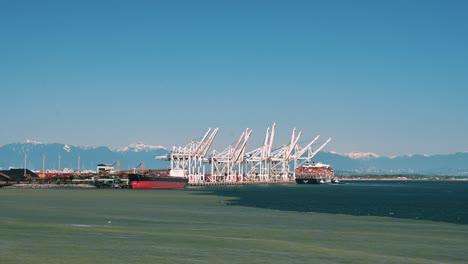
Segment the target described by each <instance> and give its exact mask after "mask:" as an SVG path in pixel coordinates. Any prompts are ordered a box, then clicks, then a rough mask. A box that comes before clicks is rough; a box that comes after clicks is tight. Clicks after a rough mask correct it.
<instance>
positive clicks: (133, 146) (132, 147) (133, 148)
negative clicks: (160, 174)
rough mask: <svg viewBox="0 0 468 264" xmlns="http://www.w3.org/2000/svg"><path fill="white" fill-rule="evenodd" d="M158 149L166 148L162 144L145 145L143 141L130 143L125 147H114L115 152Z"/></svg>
mask: <svg viewBox="0 0 468 264" xmlns="http://www.w3.org/2000/svg"><path fill="white" fill-rule="evenodd" d="M159 149H164V150H167V149H166V148H165V147H164V146H159V145H158V146H154V145H146V144H144V143H135V144H130V145H128V146H126V147H122V148H118V149H116V151H117V152H127V151H133V152H140V151H146V152H148V151H152V150H159Z"/></svg>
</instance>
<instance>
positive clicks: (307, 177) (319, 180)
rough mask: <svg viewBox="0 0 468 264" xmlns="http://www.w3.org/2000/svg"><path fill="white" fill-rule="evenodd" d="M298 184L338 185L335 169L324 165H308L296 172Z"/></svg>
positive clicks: (298, 168) (297, 169)
mask: <svg viewBox="0 0 468 264" xmlns="http://www.w3.org/2000/svg"><path fill="white" fill-rule="evenodd" d="M295 174H296V183H297V184H323V183H337V182H338V181H337V180H335V179H334V176H335V173H334V172H333V168H332V167H330V165H328V164H323V163H314V162H313V163H312V164H309V163H306V164H305V165H303V166H298V167H297V168H296V170H295Z"/></svg>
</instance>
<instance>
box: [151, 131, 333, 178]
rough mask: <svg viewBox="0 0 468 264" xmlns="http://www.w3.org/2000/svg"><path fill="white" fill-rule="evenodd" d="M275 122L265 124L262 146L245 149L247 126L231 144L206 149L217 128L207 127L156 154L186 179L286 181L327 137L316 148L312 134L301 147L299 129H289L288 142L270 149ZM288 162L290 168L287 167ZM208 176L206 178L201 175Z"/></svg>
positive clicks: (323, 145) (248, 132)
mask: <svg viewBox="0 0 468 264" xmlns="http://www.w3.org/2000/svg"><path fill="white" fill-rule="evenodd" d="M275 128H276V124H275V123H273V125H272V127H271V130H270V127H268V128H267V131H266V134H265V139H264V143H263V146H261V147H259V148H257V149H254V150H252V151H249V152H247V153H246V147H247V143H248V141H249V139H250V135H251V134H252V130H251V129H249V128H247V129H246V130H245V131H244V132H243V133H242V135H241V136H240V138H239V140H238V141H237V142H236V143H235V144H234V145H229V146H228V147H227V148H226V149H225V150H223V151H221V152H218V151H216V150H213V151H212V152H211V154H210V155H207V154H208V151H209V149H210V147H211V145H212V143H213V141H214V139H215V137H216V135H217V133H218V128H215V129H214V130H212V129H211V128H209V129H208V131H207V132H206V133H205V135H204V136H203V138H202V139H201V140H200V141H196V140H193V141H191V142H190V143H189V144H187V145H186V146H185V147H175V146H174V147H173V148H172V149H171V150H170V151H169V152H168V153H167V154H166V155H164V156H159V157H156V158H158V159H163V160H168V161H169V162H170V168H171V172H173V173H174V174H176V175H180V176H181V175H185V176H188V177H189V182H190V183H196V182H205V181H207V180H208V181H216V182H219V181H222V182H243V181H244V180H247V181H262V182H268V181H288V180H292V179H293V178H294V177H295V175H294V169H295V168H296V167H297V166H298V165H302V164H303V163H305V162H306V161H310V160H311V159H312V158H313V157H314V156H315V155H316V154H317V153H318V152H319V151H320V150H322V149H323V148H324V147H325V145H327V144H328V143H329V142H330V141H331V138H329V139H328V140H327V141H326V142H325V143H323V144H322V145H321V146H320V147H319V148H317V149H316V150H313V149H312V146H313V144H314V143H315V142H316V141H317V139H318V138H319V137H320V136H316V137H315V138H314V139H313V140H312V141H310V142H309V143H308V144H307V145H306V146H305V147H301V146H299V143H298V142H299V139H300V138H301V136H302V131H299V132H298V133H296V128H294V129H293V131H292V135H291V140H290V142H289V144H287V145H284V146H283V147H281V148H278V149H274V150H273V142H274V138H275ZM206 164H209V165H210V169H211V172H210V174H205V165H206ZM291 165H293V167H294V168H293V170H292V171H291V169H290V168H291ZM205 175H207V176H206V177H208V179H206V178H205Z"/></svg>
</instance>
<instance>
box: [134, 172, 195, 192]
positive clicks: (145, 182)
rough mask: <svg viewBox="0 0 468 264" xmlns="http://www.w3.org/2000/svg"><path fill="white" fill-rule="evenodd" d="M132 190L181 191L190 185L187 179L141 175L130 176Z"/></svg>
mask: <svg viewBox="0 0 468 264" xmlns="http://www.w3.org/2000/svg"><path fill="white" fill-rule="evenodd" d="M128 179H129V183H130V188H132V189H181V188H185V187H186V186H187V183H188V179H187V178H182V177H161V176H145V175H140V174H130V175H128Z"/></svg>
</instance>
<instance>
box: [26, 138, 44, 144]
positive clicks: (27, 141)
mask: <svg viewBox="0 0 468 264" xmlns="http://www.w3.org/2000/svg"><path fill="white" fill-rule="evenodd" d="M25 143H27V144H34V145H40V144H42V142H39V141H35V140H30V139H26V141H25Z"/></svg>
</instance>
